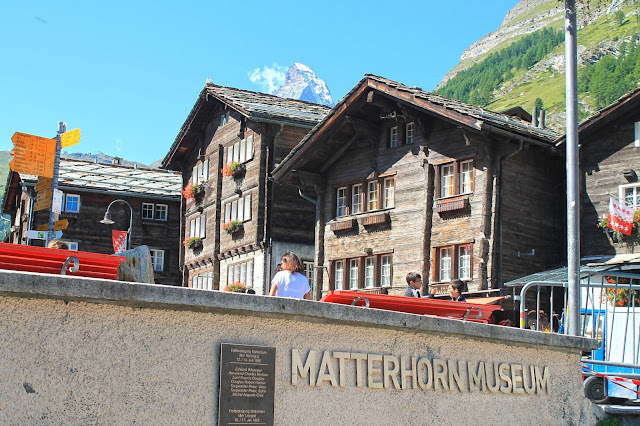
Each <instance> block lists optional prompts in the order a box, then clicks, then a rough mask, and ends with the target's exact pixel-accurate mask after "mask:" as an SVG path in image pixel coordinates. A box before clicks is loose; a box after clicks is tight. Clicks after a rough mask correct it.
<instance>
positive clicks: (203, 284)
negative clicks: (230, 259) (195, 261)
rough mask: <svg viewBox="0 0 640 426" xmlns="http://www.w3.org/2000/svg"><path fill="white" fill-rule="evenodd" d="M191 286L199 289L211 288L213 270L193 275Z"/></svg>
mask: <svg viewBox="0 0 640 426" xmlns="http://www.w3.org/2000/svg"><path fill="white" fill-rule="evenodd" d="M191 287H193V288H197V289H200V290H213V272H205V273H203V274H197V275H194V276H193V280H192V282H191Z"/></svg>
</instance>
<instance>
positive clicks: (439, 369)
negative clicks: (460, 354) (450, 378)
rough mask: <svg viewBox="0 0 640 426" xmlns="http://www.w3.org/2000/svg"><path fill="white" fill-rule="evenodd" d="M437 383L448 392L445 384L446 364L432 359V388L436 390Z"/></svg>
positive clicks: (441, 360) (440, 360) (447, 385)
mask: <svg viewBox="0 0 640 426" xmlns="http://www.w3.org/2000/svg"><path fill="white" fill-rule="evenodd" d="M438 382H440V385H441V386H442V389H443V390H446V391H448V390H449V384H448V383H447V362H446V361H445V360H443V359H438V358H434V359H433V388H434V389H435V390H438Z"/></svg>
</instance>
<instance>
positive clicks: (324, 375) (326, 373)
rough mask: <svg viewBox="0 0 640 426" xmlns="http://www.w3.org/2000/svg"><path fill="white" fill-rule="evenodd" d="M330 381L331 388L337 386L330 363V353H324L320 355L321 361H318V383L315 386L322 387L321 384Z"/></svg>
mask: <svg viewBox="0 0 640 426" xmlns="http://www.w3.org/2000/svg"><path fill="white" fill-rule="evenodd" d="M326 381H330V382H331V386H333V387H334V388H335V387H337V386H338V381H337V380H336V372H335V370H334V369H333V363H332V362H331V352H329V351H324V353H323V354H322V361H320V369H319V370H318V381H317V382H316V386H322V383H323V382H326Z"/></svg>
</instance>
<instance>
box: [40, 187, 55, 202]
mask: <svg viewBox="0 0 640 426" xmlns="http://www.w3.org/2000/svg"><path fill="white" fill-rule="evenodd" d="M51 196H53V191H52V190H51V188H46V189H43V190H42V191H38V201H41V200H46V199H49V200H50V199H51Z"/></svg>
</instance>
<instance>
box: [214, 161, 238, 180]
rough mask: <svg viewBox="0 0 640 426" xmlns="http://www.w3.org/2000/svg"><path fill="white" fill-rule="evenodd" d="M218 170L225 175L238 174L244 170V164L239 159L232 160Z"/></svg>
mask: <svg viewBox="0 0 640 426" xmlns="http://www.w3.org/2000/svg"><path fill="white" fill-rule="evenodd" d="M220 172H221V173H222V175H223V176H225V177H230V176H239V175H240V174H242V173H243V172H244V164H242V163H240V162H239V161H232V162H231V163H227V164H225V165H224V167H223V168H222V169H221V170H220Z"/></svg>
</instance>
